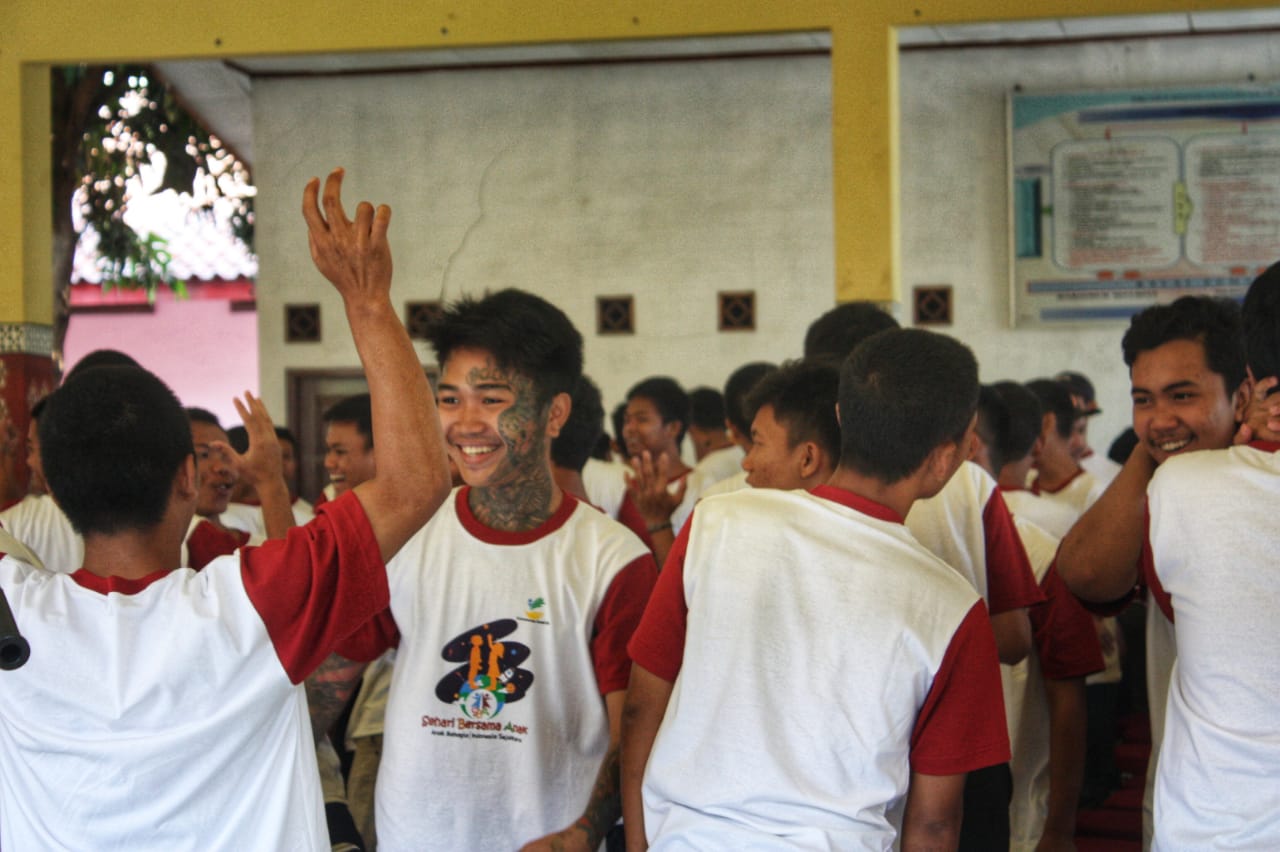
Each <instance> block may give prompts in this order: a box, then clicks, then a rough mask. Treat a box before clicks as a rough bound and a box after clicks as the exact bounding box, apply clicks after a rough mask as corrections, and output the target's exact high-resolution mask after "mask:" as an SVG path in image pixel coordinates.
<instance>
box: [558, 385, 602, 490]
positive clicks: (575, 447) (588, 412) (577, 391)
mask: <svg viewBox="0 0 1280 852" xmlns="http://www.w3.org/2000/svg"><path fill="white" fill-rule="evenodd" d="M570 399H571V400H572V406H573V407H572V408H570V409H569V419H568V420H566V421H565V423H564V426H562V427H560V434H559V435H557V436H556V437H554V438H552V439H551V461H552V463H554V464H555V465H557V466H558V467H563V468H567V469H569V470H573V471H578V472H581V471H582V467H583V465H585V464H586V463H587V459H589V458H591V452H592V450H594V449H595V447H596V442H597V441H599V440H600V436H601V435H603V434H604V403H603V402H601V401H600V388H598V387H596V383H595V382H593V381H591V379H590V377H588V376H578V381H577V382H575V383H574V385H573V393H572V394H570Z"/></svg>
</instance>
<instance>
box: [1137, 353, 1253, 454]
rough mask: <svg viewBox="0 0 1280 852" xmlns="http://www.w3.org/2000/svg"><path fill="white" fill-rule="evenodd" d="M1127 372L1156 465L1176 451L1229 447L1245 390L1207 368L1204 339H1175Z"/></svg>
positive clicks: (1143, 436)
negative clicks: (1232, 387) (1202, 340)
mask: <svg viewBox="0 0 1280 852" xmlns="http://www.w3.org/2000/svg"><path fill="white" fill-rule="evenodd" d="M1129 375H1130V381H1131V383H1132V390H1131V395H1132V397H1133V430H1134V431H1135V432H1137V433H1138V440H1140V441H1142V443H1143V444H1144V445H1145V446H1146V448H1147V452H1149V453H1150V454H1151V457H1152V458H1153V459H1154V460H1155V462H1156V464H1160V463H1162V462H1163V461H1164V460H1165V459H1167V458H1169V457H1170V456H1173V455H1176V454H1178V453H1188V452H1192V451H1194V450H1215V449H1222V448H1223V447H1229V446H1231V438H1232V436H1233V435H1234V434H1235V429H1236V414H1237V411H1236V409H1237V407H1238V406H1239V405H1240V404H1241V402H1242V396H1243V394H1242V392H1241V391H1240V390H1239V389H1228V388H1227V386H1226V381H1225V380H1224V379H1223V377H1222V374H1221V373H1215V372H1213V370H1211V369H1209V365H1208V363H1207V362H1206V361H1205V355H1204V344H1202V343H1200V342H1199V341H1198V340H1171V341H1169V342H1168V343H1165V344H1163V345H1161V346H1157V347H1156V348H1155V349H1148V350H1146V351H1144V352H1139V353H1138V356H1137V357H1136V358H1135V359H1134V361H1133V368H1132V369H1131V370H1130V371H1129Z"/></svg>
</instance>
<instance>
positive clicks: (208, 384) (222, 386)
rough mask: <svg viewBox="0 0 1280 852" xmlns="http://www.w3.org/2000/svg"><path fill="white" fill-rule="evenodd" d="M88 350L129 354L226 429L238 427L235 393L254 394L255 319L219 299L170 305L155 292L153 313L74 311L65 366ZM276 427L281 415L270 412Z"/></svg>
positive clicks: (170, 301) (164, 294) (168, 299)
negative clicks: (215, 417) (117, 351)
mask: <svg viewBox="0 0 1280 852" xmlns="http://www.w3.org/2000/svg"><path fill="white" fill-rule="evenodd" d="M94 349H118V350H120V351H122V352H126V353H128V354H129V355H131V356H133V358H135V359H136V360H137V361H138V363H140V364H141V365H142V366H144V367H146V368H147V369H148V370H150V371H151V372H153V373H155V374H156V375H157V376H159V377H160V378H161V379H163V380H164V381H165V383H166V384H168V385H169V387H170V388H172V389H173V392H174V393H175V394H177V395H178V399H180V400H182V403H183V405H196V406H199V407H201V408H207V409H209V410H210V411H212V412H213V413H214V414H216V415H218V419H219V420H221V421H222V424H223V426H224V427H226V426H234V425H238V424H239V423H240V418H239V416H238V415H237V414H236V410H235V407H234V406H233V405H232V403H231V399H232V397H234V396H237V395H242V394H243V393H244V392H245V391H246V390H248V391H252V392H253V393H255V394H256V393H257V392H258V315H257V313H256V312H255V311H252V310H245V311H234V312H233V311H232V310H231V302H229V301H226V300H224V299H203V298H199V297H198V296H197V295H196V294H195V293H193V294H192V298H189V299H185V300H175V299H174V298H173V296H172V295H171V294H170V293H168V292H167V291H162V292H161V293H159V294H158V296H157V298H156V304H155V312H154V313H141V312H139V313H74V314H72V316H71V326H70V329H69V330H68V332H67V341H66V350H65V351H66V362H65V363H66V367H67V369H70V367H72V366H73V365H74V364H75V363H76V362H77V361H79V360H80V358H81V357H83V356H84V355H85V354H86V353H88V352H90V351H92V350H94ZM272 414H273V415H274V416H275V417H276V419H277V420H278V421H279V422H283V421H284V412H282V411H279V412H276V411H273V412H272Z"/></svg>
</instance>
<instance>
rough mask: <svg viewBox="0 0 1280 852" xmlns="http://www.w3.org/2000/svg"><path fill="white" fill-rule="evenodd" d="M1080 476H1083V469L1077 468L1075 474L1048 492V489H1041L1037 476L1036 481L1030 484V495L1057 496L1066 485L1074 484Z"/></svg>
mask: <svg viewBox="0 0 1280 852" xmlns="http://www.w3.org/2000/svg"><path fill="white" fill-rule="evenodd" d="M1081 476H1084V468H1082V467H1077V468H1076V472H1075V473H1073V474H1071V476H1069V477H1067V481H1066V482H1064V483H1062V484H1061V485H1059V486H1058V487H1057V488H1054V489H1053V490H1049V489H1048V488H1043V487H1041V485H1040V477H1039V476H1037V477H1036V481H1035V482H1033V483H1031V493H1032V494H1057V493H1058V492H1060V491H1062V490H1064V489H1065V488H1066V487H1067V486H1068V485H1070V484H1071V483H1073V482H1075V481H1076V480H1077V479H1079V478H1080V477H1081Z"/></svg>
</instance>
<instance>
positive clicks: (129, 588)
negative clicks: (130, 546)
mask: <svg viewBox="0 0 1280 852" xmlns="http://www.w3.org/2000/svg"><path fill="white" fill-rule="evenodd" d="M172 573H173V571H155V572H153V573H151V574H148V575H147V576H145V577H139V578H137V579H130V578H128V577H116V576H114V575H112V576H110V577H101V576H99V575H97V574H94V573H91V572H89V571H86V570H84V569H83V568H81V569H80V570H78V571H76V572H74V573H73V574H72V575H71V579H72V580H75V581H76V583H77V584H79V585H80V586H83V587H84V588H86V589H88V590H89V591H91V592H97V593H98V594H100V595H109V594H111V593H112V592H115V593H116V594H119V595H136V594H138V593H139V592H141V591H142V590H143V589H145V588H147V586H150V585H151V584H152V583H154V582H156V581H157V580H162V579H164V578H165V577H168V576H169V575H170V574H172Z"/></svg>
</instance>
